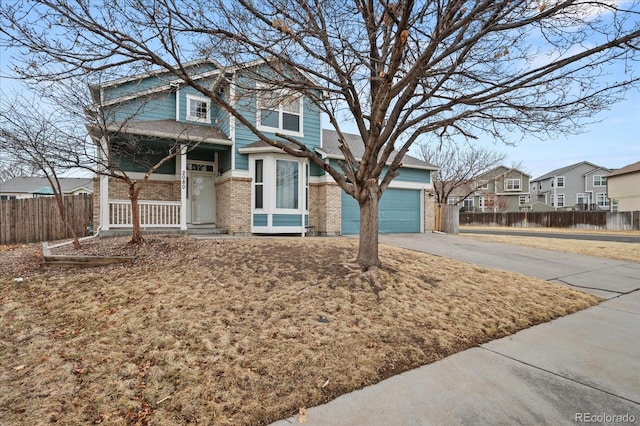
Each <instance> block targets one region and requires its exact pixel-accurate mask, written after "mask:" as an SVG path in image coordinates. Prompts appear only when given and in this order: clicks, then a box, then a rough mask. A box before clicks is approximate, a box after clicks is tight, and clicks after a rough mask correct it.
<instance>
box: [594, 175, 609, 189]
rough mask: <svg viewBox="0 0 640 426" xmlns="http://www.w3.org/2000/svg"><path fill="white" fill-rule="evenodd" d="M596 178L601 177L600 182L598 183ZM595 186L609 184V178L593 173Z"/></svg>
mask: <svg viewBox="0 0 640 426" xmlns="http://www.w3.org/2000/svg"><path fill="white" fill-rule="evenodd" d="M596 178H599V180H600V183H599V184H596ZM593 186H598V187H600V186H607V180H606V178H605V177H604V175H593Z"/></svg>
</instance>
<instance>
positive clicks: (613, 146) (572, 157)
mask: <svg viewBox="0 0 640 426" xmlns="http://www.w3.org/2000/svg"><path fill="white" fill-rule="evenodd" d="M9 61H10V53H9V52H8V51H7V50H6V49H4V48H3V47H0V89H2V91H3V92H4V93H5V94H6V93H11V92H12V91H16V90H20V87H21V86H20V84H19V83H18V82H16V81H14V80H11V79H9V78H7V77H8V76H10V75H11V71H10V69H9V65H10V64H9ZM616 68H618V67H616ZM620 68H621V69H620V71H618V70H615V71H612V72H611V73H612V74H613V76H614V77H615V74H616V73H617V72H622V69H623V67H620ZM610 77H611V76H610ZM625 98H626V99H624V100H623V101H620V102H618V103H616V104H613V105H611V106H610V109H608V110H605V111H602V112H600V113H599V114H597V115H596V116H594V117H593V118H592V120H591V121H592V123H591V124H585V125H584V128H583V133H581V134H577V135H567V136H558V137H557V138H555V139H547V140H540V139H538V138H536V137H534V136H525V137H524V139H523V140H521V141H520V142H519V143H518V144H517V145H516V146H508V145H505V144H502V143H499V142H496V143H494V142H493V141H492V140H491V139H489V138H486V139H482V138H481V139H480V141H479V142H478V143H481V144H483V145H485V146H488V147H490V148H491V149H493V150H495V151H498V152H503V153H505V154H506V155H507V159H506V160H505V164H504V165H506V166H510V165H512V164H518V165H520V166H521V170H522V171H524V172H525V173H527V174H529V175H531V176H532V177H533V178H535V177H538V176H541V175H543V174H545V173H547V172H550V171H552V170H554V169H558V168H561V167H564V166H567V165H570V164H573V163H577V162H580V161H589V162H591V163H594V164H597V165H599V166H603V167H608V168H612V169H613V168H620V167H623V166H625V165H628V164H631V163H634V162H636V161H639V160H640V87H639V88H636V89H631V90H629V91H628V92H627V93H626V94H625ZM345 130H347V131H349V130H350V129H348V128H346V129H345ZM417 152H418V150H417V149H412V153H413V154H414V155H416V153H417Z"/></svg>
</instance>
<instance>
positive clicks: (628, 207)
mask: <svg viewBox="0 0 640 426" xmlns="http://www.w3.org/2000/svg"><path fill="white" fill-rule="evenodd" d="M638 188H640V172H636V173H628V174H624V175H618V176H609V177H608V178H607V192H608V194H607V195H608V196H609V198H610V199H611V201H612V202H614V201H616V202H617V203H618V211H621V212H624V211H636V210H640V189H638Z"/></svg>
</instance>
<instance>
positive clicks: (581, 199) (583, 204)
mask: <svg viewBox="0 0 640 426" xmlns="http://www.w3.org/2000/svg"><path fill="white" fill-rule="evenodd" d="M576 204H577V205H578V206H579V207H580V208H581V209H583V210H586V209H587V207H589V195H588V194H583V193H577V194H576Z"/></svg>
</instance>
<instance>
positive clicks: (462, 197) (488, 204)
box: [447, 166, 531, 212]
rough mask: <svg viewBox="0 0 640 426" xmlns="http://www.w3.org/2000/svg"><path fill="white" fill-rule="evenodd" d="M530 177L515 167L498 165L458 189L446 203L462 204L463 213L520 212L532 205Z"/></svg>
mask: <svg viewBox="0 0 640 426" xmlns="http://www.w3.org/2000/svg"><path fill="white" fill-rule="evenodd" d="M530 178H531V177H530V176H529V175H528V174H526V173H524V172H522V171H520V170H518V169H516V168H511V167H505V166H498V167H495V168H493V169H491V170H489V171H488V172H486V173H483V174H482V175H480V176H478V178H476V179H474V180H473V181H472V182H468V183H467V184H466V185H463V186H461V187H460V188H458V189H457V190H456V191H454V192H453V193H452V194H451V196H449V197H447V203H448V204H460V205H461V206H462V210H463V211H471V212H517V211H519V209H520V207H521V206H522V205H524V204H526V203H528V202H529V179H530Z"/></svg>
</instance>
